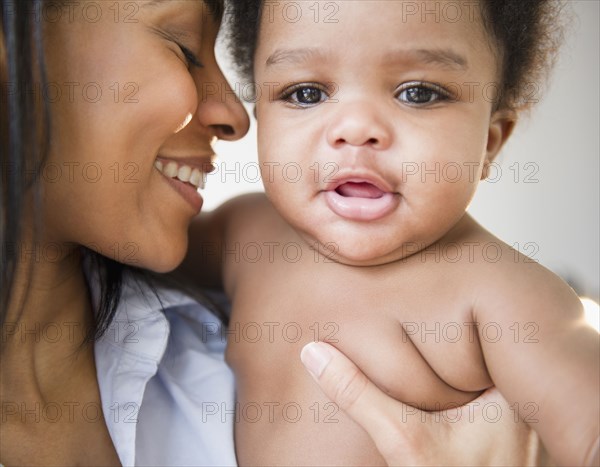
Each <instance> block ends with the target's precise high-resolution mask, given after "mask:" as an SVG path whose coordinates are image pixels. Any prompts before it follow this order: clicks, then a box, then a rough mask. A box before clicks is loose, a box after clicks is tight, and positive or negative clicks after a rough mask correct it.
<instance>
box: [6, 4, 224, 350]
mask: <svg viewBox="0 0 600 467" xmlns="http://www.w3.org/2000/svg"><path fill="white" fill-rule="evenodd" d="M44 1H46V0H0V164H1V165H0V176H1V182H0V191H1V195H0V196H1V201H0V327H2V326H3V325H4V323H5V319H6V313H7V310H8V307H9V306H14V303H12V302H11V301H12V300H14V298H15V297H14V296H13V295H14V294H13V292H14V287H15V275H16V273H17V268H18V267H22V266H23V264H24V261H22V257H21V256H22V251H21V244H20V242H21V241H22V240H23V234H24V225H23V213H24V211H25V210H26V209H28V207H30V206H31V203H32V202H33V212H34V213H36V214H39V212H40V209H41V193H40V187H39V184H36V183H35V181H36V180H39V179H40V171H41V170H42V169H43V166H44V162H45V159H46V154H47V150H48V147H49V143H50V126H51V120H50V115H49V108H48V102H47V100H46V99H47V96H44V95H43V94H45V93H41V94H42V95H41V96H39V95H36V94H35V93H33V92H31V90H32V89H44V88H45V84H46V83H47V80H46V70H45V65H44V47H43V37H42V29H43V28H42V27H43V24H42V21H41V20H40V17H39V15H36V12H38V13H39V12H40V11H41V8H42V7H43V3H44ZM205 3H206V4H207V5H208V7H209V9H210V11H211V13H212V14H214V15H215V16H216V17H217V18H220V17H221V15H222V12H223V5H224V2H223V0H209V1H207V2H205ZM55 4H58V5H60V4H61V1H60V0H57V1H55ZM36 83H37V84H38V85H39V86H37V87H36V86H35V84H36ZM39 217H40V216H39V215H38V216H37V219H34V223H36V222H37V223H38V224H39ZM28 227H32V228H33V235H34V239H33V240H34V244H35V233H36V231H37V230H38V229H39V225H37V224H36V225H33V226H28ZM79 253H80V257H79V259H80V260H81V263H82V265H83V264H86V266H87V267H89V268H90V269H91V270H92V271H93V272H94V273H96V274H97V280H98V287H99V302H98V303H97V304H96V306H95V309H94V323H93V326H92V328H91V329H89V330H88V333H87V339H86V341H87V342H92V341H94V340H95V339H97V338H99V337H100V336H102V335H103V334H104V333H105V332H106V330H107V329H108V328H109V326H110V325H111V323H112V320H113V318H114V316H115V313H116V311H117V307H118V304H119V300H120V298H121V292H122V286H123V278H124V274H125V273H127V274H130V273H131V275H133V276H134V277H135V278H136V279H137V280H142V281H144V282H145V283H147V284H149V285H150V287H151V289H152V290H155V288H154V287H155V285H157V283H162V282H165V283H168V285H170V286H176V285H177V284H175V283H174V282H168V279H165V280H164V281H162V280H161V278H160V276H159V275H155V274H152V273H149V272H147V271H144V270H141V269H136V268H132V267H129V266H125V265H124V264H121V263H118V262H117V261H114V260H112V259H110V258H107V257H105V256H102V255H100V254H98V253H96V252H94V251H92V250H90V249H87V248H85V247H83V246H82V247H80V251H79ZM29 266H30V267H29V270H28V273H29V274H31V269H32V266H33V264H32V262H30V265H29ZM186 291H188V292H192V294H193V296H194V298H196V299H197V300H198V301H200V302H201V303H203V304H205V305H206V306H207V307H208V308H209V309H210V310H211V311H213V312H214V313H215V314H217V316H219V317H220V318H221V319H222V320H225V322H226V317H225V315H224V313H223V312H222V311H221V310H220V308H218V307H217V306H216V305H214V303H213V302H212V301H211V300H210V299H208V298H207V297H205V296H204V295H203V294H200V293H198V292H197V291H193V290H186ZM19 311H21V310H19Z"/></svg>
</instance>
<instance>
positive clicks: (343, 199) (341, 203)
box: [324, 181, 400, 221]
mask: <svg viewBox="0 0 600 467" xmlns="http://www.w3.org/2000/svg"><path fill="white" fill-rule="evenodd" d="M324 195H325V201H326V202H327V205H328V206H329V208H330V209H331V210H332V211H333V212H334V213H336V214H337V215H338V216H340V217H344V218H346V219H349V220H355V221H374V220H377V219H380V218H382V217H384V216H387V215H388V214H389V213H390V212H392V211H393V210H394V209H395V208H396V207H397V206H398V203H399V201H400V199H399V198H400V196H399V194H397V193H391V192H388V191H383V190H382V189H380V188H378V187H377V186H375V185H374V184H373V183H370V182H368V181H346V182H344V183H341V184H339V185H338V186H337V187H336V188H335V189H333V190H327V191H325V193H324Z"/></svg>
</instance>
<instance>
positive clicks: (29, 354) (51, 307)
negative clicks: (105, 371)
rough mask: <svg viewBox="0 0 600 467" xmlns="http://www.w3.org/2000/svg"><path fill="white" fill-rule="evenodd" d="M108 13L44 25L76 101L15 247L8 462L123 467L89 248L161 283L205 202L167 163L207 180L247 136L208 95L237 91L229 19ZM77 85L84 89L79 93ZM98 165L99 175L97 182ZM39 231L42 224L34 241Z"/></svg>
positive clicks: (240, 117)
mask: <svg viewBox="0 0 600 467" xmlns="http://www.w3.org/2000/svg"><path fill="white" fill-rule="evenodd" d="M92 3H94V5H91V6H92V7H94V8H97V7H98V5H99V4H98V3H97V2H92ZM100 3H102V5H101V7H102V11H101V16H99V17H98V18H92V19H94V20H93V21H91V20H89V16H86V15H85V14H84V13H83V12H85V11H88V12H91V11H92V10H87V9H86V7H87V6H90V5H86V4H85V3H84V2H79V3H77V4H76V5H72V7H73V10H71V11H72V12H73V16H70V15H69V12H68V11H64V12H63V14H62V15H61V17H60V18H61V19H60V20H59V21H57V20H56V17H52V18H53V19H54V20H53V21H49V22H48V24H46V23H44V25H43V32H44V41H45V43H44V45H45V46H46V47H45V51H46V57H45V59H46V69H47V72H48V82H49V83H52V84H53V85H54V88H53V89H56V88H57V87H58V88H59V89H61V91H62V92H63V94H62V98H60V99H59V98H56V97H55V98H53V101H52V103H51V105H50V113H51V119H52V130H53V133H52V135H51V147H50V150H49V154H48V158H47V160H46V162H47V164H48V165H50V164H52V165H53V166H54V167H55V168H56V167H58V168H59V169H61V170H62V172H61V174H62V175H61V176H59V177H50V176H43V175H42V176H40V178H39V183H40V184H41V185H43V186H41V187H37V188H40V191H41V192H42V193H43V196H42V201H41V204H42V206H41V209H39V207H38V206H36V208H35V209H30V210H29V211H28V212H24V213H23V225H24V228H23V230H24V233H23V236H22V239H21V241H20V242H19V243H18V245H15V248H18V251H19V252H20V253H21V254H18V258H20V262H19V263H18V264H17V272H16V276H15V283H16V286H15V289H14V292H13V295H12V296H11V302H10V304H9V308H8V310H7V311H6V314H5V323H4V326H3V329H2V331H3V333H2V341H1V352H2V355H1V358H2V364H1V365H0V400H1V403H2V418H3V419H2V423H1V424H0V462H2V463H3V464H5V465H94V466H99V465H119V464H120V461H119V458H118V457H117V453H116V451H115V447H114V446H113V442H112V440H111V437H110V435H109V432H108V428H107V425H106V423H105V418H104V415H105V414H103V412H102V404H101V397H100V391H99V387H98V381H97V375H96V365H95V360H94V346H93V344H91V345H90V344H88V345H82V343H83V342H84V338H85V336H86V332H87V330H88V329H89V327H90V325H91V323H92V319H93V309H92V304H91V300H90V296H89V291H88V284H87V282H86V279H85V277H84V271H83V267H82V264H81V261H80V260H81V258H80V255H79V253H78V251H79V246H80V245H83V246H88V247H90V248H92V249H94V250H96V251H98V252H100V253H102V254H104V255H105V256H109V257H111V258H112V259H114V260H116V261H121V262H125V263H128V264H134V265H136V266H138V267H142V268H146V269H149V270H152V271H155V272H163V271H168V270H172V269H173V268H175V267H176V266H177V265H178V264H179V263H180V261H181V260H182V258H183V256H184V254H185V251H186V249H187V240H188V239H187V229H188V226H189V223H190V221H191V219H192V218H193V217H194V216H195V215H196V214H197V213H198V211H199V209H200V206H201V204H202V199H201V197H200V196H199V195H191V196H187V198H186V197H184V196H182V195H181V194H180V192H181V190H180V189H179V188H181V186H182V185H183V184H184V182H182V181H177V180H175V179H173V178H172V177H167V176H166V175H165V174H164V173H162V172H161V171H159V170H158V169H157V166H156V162H157V161H158V160H161V161H163V163H164V164H167V163H168V162H171V163H175V164H177V165H191V166H193V167H194V168H198V169H200V170H202V171H206V170H207V162H210V160H211V159H212V158H213V157H214V151H213V150H212V147H211V144H212V142H214V140H215V139H216V138H220V139H228V140H235V139H238V138H240V137H241V136H242V135H243V134H245V133H246V131H247V130H248V123H249V122H248V116H247V114H246V112H245V111H244V109H243V107H242V105H241V104H240V103H239V102H237V101H235V100H234V99H229V100H228V101H226V102H225V101H223V100H221V99H220V97H219V96H216V97H215V96H205V94H204V93H205V89H206V88H205V86H204V84H205V83H207V82H210V83H212V84H213V85H214V84H216V85H218V86H219V89H222V90H224V91H230V88H229V85H228V83H227V82H226V80H225V77H224V76H223V74H222V72H221V70H220V68H219V67H218V65H217V63H216V58H215V56H214V45H215V41H216V36H217V32H218V29H219V21H218V20H216V19H215V16H214V15H213V14H210V9H209V8H208V7H207V5H206V4H205V3H204V2H202V1H200V0H198V1H188V0H182V1H179V0H174V1H169V2H150V1H146V0H144V1H141V0H140V1H137V2H127V5H121V4H119V5H120V6H121V7H124V8H123V9H122V10H120V11H119V12H118V13H119V14H120V15H121V16H120V18H121V20H120V21H116V20H115V14H116V13H117V12H116V11H115V5H117V3H115V4H114V5H113V4H111V5H109V4H108V3H106V5H105V4H104V2H100ZM54 7H56V5H54ZM109 7H112V10H111V9H109ZM125 7H126V8H125ZM52 12H54V13H56V10H52ZM52 12H50V13H52ZM94 12H97V10H94ZM132 12H136V16H135V18H132V17H131V13H132ZM46 13H47V12H46ZM50 13H48V14H50ZM127 15H129V16H127ZM126 17H127V18H126ZM41 18H42V20H43V19H44V18H46V17H45V16H43V15H42V16H41ZM125 19H128V20H129V21H125ZM132 20H135V21H132ZM174 31H176V32H177V33H178V34H179V35H178V36H173V34H174ZM175 37H177V38H178V39H177V40H175ZM182 47H184V48H182ZM184 49H185V52H184ZM190 56H191V57H193V58H190ZM2 58H3V57H1V56H0V59H2ZM69 83H70V84H71V85H73V83H78V84H77V86H75V87H74V88H72V89H73V93H72V94H69V92H68V89H69V88H68V84H69ZM127 83H129V87H128V88H125V86H126V84H127ZM37 84H39V83H37ZM84 85H88V87H89V88H90V89H91V88H94V89H98V88H99V89H100V91H101V96H100V98H99V99H96V97H97V95H96V94H83V93H82V88H83V86H84ZM115 85H116V87H115ZM133 91H135V94H133ZM128 98H129V99H128ZM131 99H134V100H133V101H132V100H131ZM86 164H87V165H88V166H92V167H97V168H99V170H97V171H92V172H88V173H86V172H85V171H83V170H82V167H84V166H85V165H86ZM69 167H70V168H71V172H69ZM55 173H56V172H55ZM98 174H102V175H101V176H100V177H97V175H98ZM90 176H91V177H92V180H91V179H90ZM169 178H170V180H169ZM188 185H189V184H188ZM174 186H176V187H178V188H176V189H174V188H173V187H174ZM186 189H187V192H188V194H189V193H190V191H191V190H190V188H189V187H188V188H186ZM29 194H30V193H27V195H29ZM191 197H193V198H194V199H193V201H192V202H190V200H189V198H191ZM31 199H33V198H31ZM31 199H28V201H29V202H30V203H31V204H32V202H31ZM36 216H37V217H36ZM32 225H36V226H40V228H39V229H38V231H37V232H36V236H35V237H34V236H33V235H32V234H31V226H32ZM34 239H35V240H34ZM36 249H37V251H38V252H39V255H38V256H37V257H35V256H34V257H33V258H32V257H31V253H30V252H32V251H36ZM157 251H160V252H161V254H160V255H158V254H156V252H157ZM29 273H31V275H30V274H29ZM57 332H60V333H61V334H60V336H59V337H57V334H56V333H57Z"/></svg>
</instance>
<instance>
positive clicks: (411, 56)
mask: <svg viewBox="0 0 600 467" xmlns="http://www.w3.org/2000/svg"><path fill="white" fill-rule="evenodd" d="M384 59H385V61H386V62H406V61H419V62H423V63H426V64H433V65H437V66H439V67H441V68H449V69H452V70H462V71H464V70H467V69H468V68H469V65H468V61H467V59H466V58H465V57H464V56H462V55H460V54H459V53H457V52H455V51H454V50H452V49H416V50H413V49H408V50H406V49H402V50H396V51H393V52H390V53H387V54H386V55H385V56H384Z"/></svg>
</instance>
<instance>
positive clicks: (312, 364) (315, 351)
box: [300, 342, 332, 378]
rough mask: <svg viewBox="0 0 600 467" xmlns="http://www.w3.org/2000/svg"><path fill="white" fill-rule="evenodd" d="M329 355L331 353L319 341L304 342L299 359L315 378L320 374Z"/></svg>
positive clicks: (328, 360)
mask: <svg viewBox="0 0 600 467" xmlns="http://www.w3.org/2000/svg"><path fill="white" fill-rule="evenodd" d="M331 357H332V355H331V353H330V352H329V351H328V350H327V348H326V347H324V346H323V345H322V344H321V343H320V342H311V343H309V344H306V345H305V346H304V347H303V348H302V352H300V360H302V363H303V364H304V366H305V367H306V369H307V370H308V371H310V372H311V374H312V375H313V376H314V377H315V378H319V377H320V376H321V374H322V373H323V370H324V369H325V367H326V366H327V364H328V363H329V362H330V361H331Z"/></svg>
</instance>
